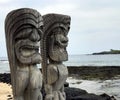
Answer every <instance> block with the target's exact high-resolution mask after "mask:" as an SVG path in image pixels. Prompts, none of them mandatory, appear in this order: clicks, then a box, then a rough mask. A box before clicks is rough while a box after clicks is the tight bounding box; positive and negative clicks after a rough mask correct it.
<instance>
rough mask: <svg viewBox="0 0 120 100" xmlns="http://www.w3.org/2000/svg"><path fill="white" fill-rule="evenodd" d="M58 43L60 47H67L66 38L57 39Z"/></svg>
mask: <svg viewBox="0 0 120 100" xmlns="http://www.w3.org/2000/svg"><path fill="white" fill-rule="evenodd" d="M58 43H59V45H60V46H61V47H67V45H68V39H63V40H59V41H58Z"/></svg>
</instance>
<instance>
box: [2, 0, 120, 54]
mask: <svg viewBox="0 0 120 100" xmlns="http://www.w3.org/2000/svg"><path fill="white" fill-rule="evenodd" d="M119 4H120V0H109V2H108V0H99V1H98V0H55V1H52V0H51V1H50V0H34V1H32V0H20V1H18V0H0V9H1V11H0V22H1V23H0V28H1V29H0V33H1V34H0V43H2V42H3V41H5V40H4V38H3V37H4V19H5V17H6V15H7V13H8V12H10V11H11V10H13V9H17V8H21V7H31V8H34V9H37V10H38V11H40V13H41V14H42V15H44V14H47V13H61V14H67V15H70V16H71V19H72V20H71V29H70V33H69V38H70V39H69V40H70V43H69V47H68V50H69V52H70V53H72V54H79V53H88V52H92V51H98V50H102V49H104V50H105V49H109V48H113V49H114V48H119V44H118V43H120V39H119V37H120V35H119V32H120V28H119V26H120V13H119V11H120V6H119ZM4 44H5V43H4ZM2 46H3V45H2ZM0 52H1V51H0Z"/></svg>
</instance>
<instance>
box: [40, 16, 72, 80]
mask: <svg viewBox="0 0 120 100" xmlns="http://www.w3.org/2000/svg"><path fill="white" fill-rule="evenodd" d="M43 20H44V35H43V38H42V42H41V43H42V44H41V48H42V49H41V50H42V51H41V52H42V59H43V60H42V67H43V74H44V76H45V77H47V75H46V74H47V72H46V70H47V64H48V63H49V62H50V61H57V62H59V61H60V62H61V61H66V60H67V59H68V54H67V51H66V46H67V43H68V38H67V33H68V31H69V28H70V20H71V18H70V16H67V15H61V14H47V15H44V16H43ZM62 35H64V37H63V36H62ZM60 49H61V50H62V52H61V51H60ZM44 81H45V82H47V79H45V80H44Z"/></svg>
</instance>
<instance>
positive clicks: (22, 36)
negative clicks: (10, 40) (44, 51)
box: [15, 28, 32, 40]
mask: <svg viewBox="0 0 120 100" xmlns="http://www.w3.org/2000/svg"><path fill="white" fill-rule="evenodd" d="M31 33H32V29H31V28H27V29H22V30H20V31H19V32H18V33H17V35H16V36H15V40H19V39H25V38H28V37H29V36H30V34H31Z"/></svg>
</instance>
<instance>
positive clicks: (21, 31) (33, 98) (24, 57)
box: [5, 8, 43, 100]
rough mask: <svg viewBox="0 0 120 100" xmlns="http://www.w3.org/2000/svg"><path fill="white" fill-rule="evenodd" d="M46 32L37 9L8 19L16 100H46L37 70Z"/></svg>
mask: <svg viewBox="0 0 120 100" xmlns="http://www.w3.org/2000/svg"><path fill="white" fill-rule="evenodd" d="M42 29H43V20H42V16H41V15H40V13H39V12H37V11H36V10H34V9H30V8H21V9H17V10H13V11H12V12H10V13H9V14H8V15H7V17H6V20H5V33H6V45H7V52H8V59H9V64H10V71H11V82H12V89H13V97H14V100H42V95H41V92H40V90H41V87H42V75H41V72H40V71H39V69H38V68H37V64H39V63H40V62H41V56H40V53H39V47H40V39H41V35H42V33H43V30H42Z"/></svg>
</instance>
